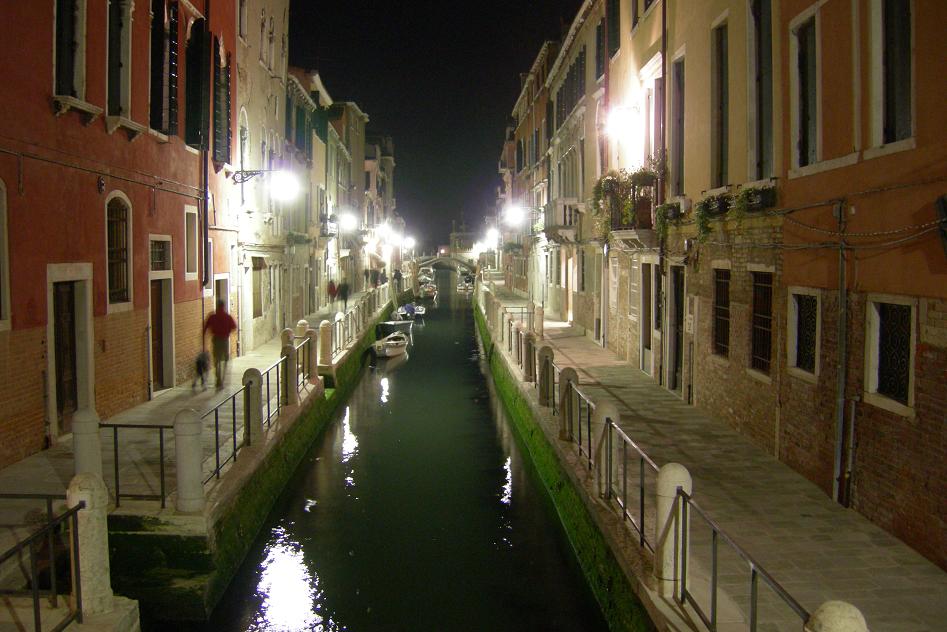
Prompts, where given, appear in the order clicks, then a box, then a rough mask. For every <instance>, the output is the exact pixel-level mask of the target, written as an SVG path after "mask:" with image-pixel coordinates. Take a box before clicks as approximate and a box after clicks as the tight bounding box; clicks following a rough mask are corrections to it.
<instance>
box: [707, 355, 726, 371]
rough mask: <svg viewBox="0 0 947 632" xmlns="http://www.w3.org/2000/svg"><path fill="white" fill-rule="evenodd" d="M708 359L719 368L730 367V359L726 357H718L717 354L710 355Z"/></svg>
mask: <svg viewBox="0 0 947 632" xmlns="http://www.w3.org/2000/svg"><path fill="white" fill-rule="evenodd" d="M709 357H710V361H711V362H713V363H714V364H716V365H717V366H719V367H721V368H726V367H729V366H730V358H729V357H728V356H725V355H720V354H719V353H711V354H710V356H709Z"/></svg>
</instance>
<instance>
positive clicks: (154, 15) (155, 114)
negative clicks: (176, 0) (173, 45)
mask: <svg viewBox="0 0 947 632" xmlns="http://www.w3.org/2000/svg"><path fill="white" fill-rule="evenodd" d="M164 17H165V16H164V0H151V103H150V106H149V121H150V126H151V129H156V130H159V131H162V132H163V131H164V130H165V125H164V120H163V119H164V45H165V39H166V37H165V30H164Z"/></svg>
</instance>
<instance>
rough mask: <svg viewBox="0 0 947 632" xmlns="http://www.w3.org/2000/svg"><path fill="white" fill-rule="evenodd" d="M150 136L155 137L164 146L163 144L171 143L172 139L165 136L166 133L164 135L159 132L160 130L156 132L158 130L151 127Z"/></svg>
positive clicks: (149, 129)
mask: <svg viewBox="0 0 947 632" xmlns="http://www.w3.org/2000/svg"><path fill="white" fill-rule="evenodd" d="M148 134H149V135H151V136H154V137H155V138H156V139H158V142H159V143H162V144H163V143H168V142H171V139H170V138H169V137H168V135H167V134H165V133H163V132H159V131H158V130H156V129H154V128H151V127H150V128H148Z"/></svg>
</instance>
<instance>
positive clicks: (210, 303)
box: [174, 297, 232, 384]
mask: <svg viewBox="0 0 947 632" xmlns="http://www.w3.org/2000/svg"><path fill="white" fill-rule="evenodd" d="M202 302H203V306H204V311H203V312H202V311H201V303H202ZM213 311H214V299H213V297H207V298H204V299H203V301H202V300H201V299H197V300H193V301H184V302H181V303H175V304H174V356H175V362H174V381H175V384H181V383H185V382H189V381H190V380H192V379H193V378H194V359H195V358H196V357H197V354H198V353H200V351H201V348H202V347H201V331H202V329H203V327H204V315H205V314H207V315H209V314H210V313H211V312H213ZM231 343H232V341H231ZM209 344H210V343H208V351H209V350H210V347H209Z"/></svg>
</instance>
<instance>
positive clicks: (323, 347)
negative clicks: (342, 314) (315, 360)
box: [319, 320, 332, 366]
mask: <svg viewBox="0 0 947 632" xmlns="http://www.w3.org/2000/svg"><path fill="white" fill-rule="evenodd" d="M319 366H332V323H330V322H329V321H327V320H324V321H322V322H321V323H319Z"/></svg>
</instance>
